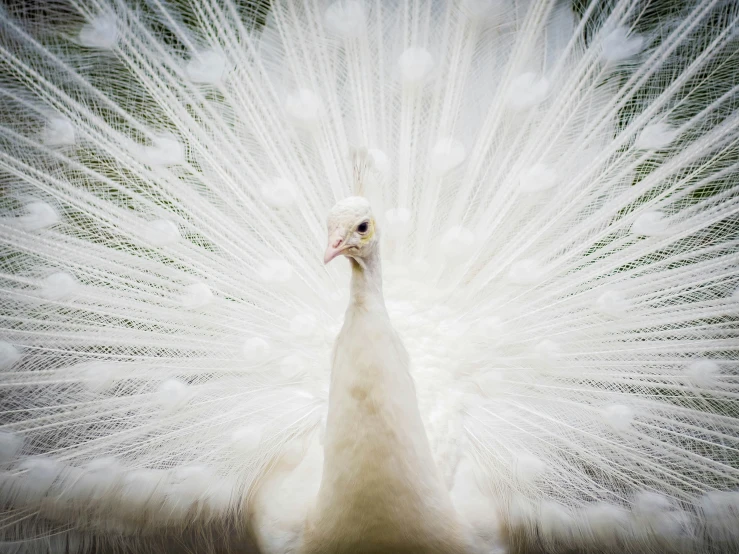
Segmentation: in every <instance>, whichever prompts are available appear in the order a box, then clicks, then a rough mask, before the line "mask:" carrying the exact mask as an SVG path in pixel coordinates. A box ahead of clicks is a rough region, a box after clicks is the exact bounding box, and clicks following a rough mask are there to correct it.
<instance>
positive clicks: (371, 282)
mask: <svg viewBox="0 0 739 554" xmlns="http://www.w3.org/2000/svg"><path fill="white" fill-rule="evenodd" d="M349 261H350V262H351V266H352V280H351V299H350V308H351V307H354V308H360V309H368V310H381V311H385V299H384V297H383V295H382V263H381V261H380V253H379V250H378V249H377V248H375V249H374V250H373V251H372V252H371V253H370V254H369V255H368V256H365V257H364V258H361V259H354V258H349Z"/></svg>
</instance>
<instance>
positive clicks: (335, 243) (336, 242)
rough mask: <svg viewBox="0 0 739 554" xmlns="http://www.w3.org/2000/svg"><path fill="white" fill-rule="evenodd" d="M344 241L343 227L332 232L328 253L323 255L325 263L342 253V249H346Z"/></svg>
mask: <svg viewBox="0 0 739 554" xmlns="http://www.w3.org/2000/svg"><path fill="white" fill-rule="evenodd" d="M343 242H344V233H343V232H342V231H341V229H338V230H336V231H334V232H333V233H331V236H330V237H329V238H328V247H327V248H326V253H325V254H324V255H323V263H324V264H327V263H328V262H330V261H331V260H333V259H334V258H335V257H336V256H338V255H339V254H341V252H342V251H344V250H346V245H345V244H342V243H343Z"/></svg>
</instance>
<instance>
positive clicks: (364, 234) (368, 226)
mask: <svg viewBox="0 0 739 554" xmlns="http://www.w3.org/2000/svg"><path fill="white" fill-rule="evenodd" d="M376 246H377V228H376V225H375V219H374V217H373V216H372V208H370V204H369V202H368V201H367V199H366V198H364V197H362V196H350V197H349V198H345V199H344V200H341V201H339V202H337V203H336V205H335V206H334V207H333V208H331V211H330V212H329V214H328V247H327V248H326V254H325V255H324V256H323V263H325V264H327V263H328V262H330V261H331V260H333V259H334V258H335V257H336V256H338V255H339V254H343V255H344V256H347V257H349V258H354V259H364V258H366V257H367V256H369V255H370V254H371V253H372V252H374V250H375V248H376Z"/></svg>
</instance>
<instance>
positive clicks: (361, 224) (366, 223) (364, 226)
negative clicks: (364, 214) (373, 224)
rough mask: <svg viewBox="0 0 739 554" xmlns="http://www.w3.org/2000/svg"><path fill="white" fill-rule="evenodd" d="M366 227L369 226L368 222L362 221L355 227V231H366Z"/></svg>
mask: <svg viewBox="0 0 739 554" xmlns="http://www.w3.org/2000/svg"><path fill="white" fill-rule="evenodd" d="M368 227H369V222H368V221H363V222H362V223H360V224H359V227H357V231H359V232H360V233H366V232H367V228H368Z"/></svg>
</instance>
